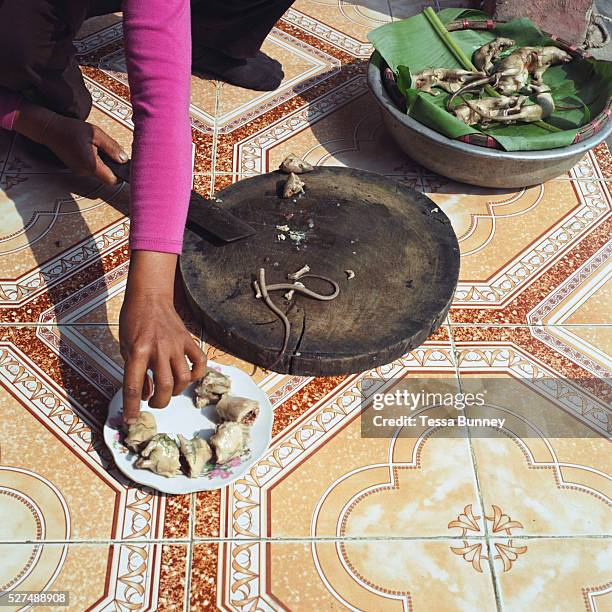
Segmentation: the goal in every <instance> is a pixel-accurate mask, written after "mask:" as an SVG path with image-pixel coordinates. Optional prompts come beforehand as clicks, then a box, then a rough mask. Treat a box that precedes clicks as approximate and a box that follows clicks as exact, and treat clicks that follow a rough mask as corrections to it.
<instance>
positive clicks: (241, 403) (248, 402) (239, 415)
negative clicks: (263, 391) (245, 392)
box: [217, 395, 259, 425]
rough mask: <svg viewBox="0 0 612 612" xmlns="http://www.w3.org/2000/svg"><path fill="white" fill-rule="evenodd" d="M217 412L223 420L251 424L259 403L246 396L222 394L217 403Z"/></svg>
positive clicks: (256, 414)
mask: <svg viewBox="0 0 612 612" xmlns="http://www.w3.org/2000/svg"><path fill="white" fill-rule="evenodd" d="M217 413H218V414H219V416H220V417H221V418H222V419H223V420H224V421H235V422H236V423H244V424H245V425H251V424H252V423H253V421H255V419H256V418H257V416H258V415H259V404H258V403H257V402H256V401H255V400H252V399H248V398H246V397H237V396H233V395H224V396H223V397H222V398H221V400H220V401H219V403H218V404H217Z"/></svg>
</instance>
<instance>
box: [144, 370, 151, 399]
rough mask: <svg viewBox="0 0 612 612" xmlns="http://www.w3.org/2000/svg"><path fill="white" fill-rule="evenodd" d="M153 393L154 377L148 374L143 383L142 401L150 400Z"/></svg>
mask: <svg viewBox="0 0 612 612" xmlns="http://www.w3.org/2000/svg"><path fill="white" fill-rule="evenodd" d="M152 395H153V379H152V378H151V377H150V376H149V375H148V374H147V375H146V376H145V379H144V385H142V401H143V402H148V401H149V399H150V398H151V396H152Z"/></svg>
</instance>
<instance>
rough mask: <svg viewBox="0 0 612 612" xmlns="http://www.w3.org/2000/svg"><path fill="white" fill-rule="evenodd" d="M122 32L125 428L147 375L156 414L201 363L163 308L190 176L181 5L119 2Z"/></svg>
mask: <svg viewBox="0 0 612 612" xmlns="http://www.w3.org/2000/svg"><path fill="white" fill-rule="evenodd" d="M123 30H124V36H125V55H126V63H127V68H128V78H129V82H130V91H131V98H132V108H133V121H134V143H133V146H132V171H131V181H130V182H131V204H130V206H131V211H130V218H131V231H130V246H131V248H132V258H131V261H130V272H129V276H128V286H127V290H126V295H125V301H124V305H123V308H122V312H121V320H120V338H121V352H122V354H123V357H124V360H125V375H124V383H123V394H124V405H123V411H124V416H125V420H126V421H127V422H128V423H129V422H130V421H133V420H134V419H135V418H136V417H137V416H138V412H139V407H140V399H141V397H142V399H148V396H149V395H150V388H149V387H150V386H149V385H148V378H147V376H146V371H147V369H148V368H150V369H151V370H153V377H154V382H155V393H154V395H153V397H151V399H150V401H149V404H150V405H151V406H153V407H157V408H162V407H164V406H166V405H167V404H168V402H169V401H170V397H171V396H172V395H175V394H177V393H180V391H182V389H183V388H184V387H185V386H186V385H187V384H188V383H189V382H191V381H192V380H194V379H197V378H199V377H201V376H202V375H203V373H204V368H205V365H206V359H205V357H204V355H203V353H202V351H201V350H200V348H199V347H198V346H197V345H196V344H195V342H194V341H193V340H192V338H191V337H190V336H189V333H188V332H187V330H186V329H185V326H184V325H183V323H182V321H181V320H180V318H179V317H178V315H177V314H176V312H175V310H174V306H173V288H174V274H175V270H176V262H177V255H178V254H180V252H181V249H182V242H183V233H184V230H185V220H186V217H187V208H188V205H189V197H190V193H191V177H192V162H191V126H190V121H189V93H190V83H191V26H190V3H189V0H148V1H145V0H125V1H124V5H123ZM185 356H187V357H189V359H190V361H191V362H192V363H193V368H192V370H191V371H190V369H189V366H188V364H187V362H186V360H185Z"/></svg>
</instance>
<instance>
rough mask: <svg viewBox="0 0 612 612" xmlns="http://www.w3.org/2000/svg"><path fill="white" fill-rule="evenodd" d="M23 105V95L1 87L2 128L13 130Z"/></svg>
mask: <svg viewBox="0 0 612 612" xmlns="http://www.w3.org/2000/svg"><path fill="white" fill-rule="evenodd" d="M20 104H21V94H18V93H15V92H13V91H10V90H8V89H3V88H2V87H0V127H1V128H4V129H5V130H12V129H13V123H14V122H15V116H16V115H17V111H18V110H19V106H20Z"/></svg>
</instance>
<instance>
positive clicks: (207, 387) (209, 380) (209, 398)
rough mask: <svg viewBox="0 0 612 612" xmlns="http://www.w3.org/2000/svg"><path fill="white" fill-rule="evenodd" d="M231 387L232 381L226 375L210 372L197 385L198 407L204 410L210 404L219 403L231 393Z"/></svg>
mask: <svg viewBox="0 0 612 612" xmlns="http://www.w3.org/2000/svg"><path fill="white" fill-rule="evenodd" d="M231 386H232V381H231V380H230V379H229V377H227V376H226V375H225V374H221V372H217V371H216V370H208V372H206V374H204V376H202V378H201V379H200V380H199V381H198V384H197V385H196V388H195V395H196V400H195V403H196V406H197V407H198V408H204V406H207V405H208V404H215V403H217V402H218V401H219V400H220V399H221V397H222V396H223V395H225V394H226V393H229V392H230V389H231Z"/></svg>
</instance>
